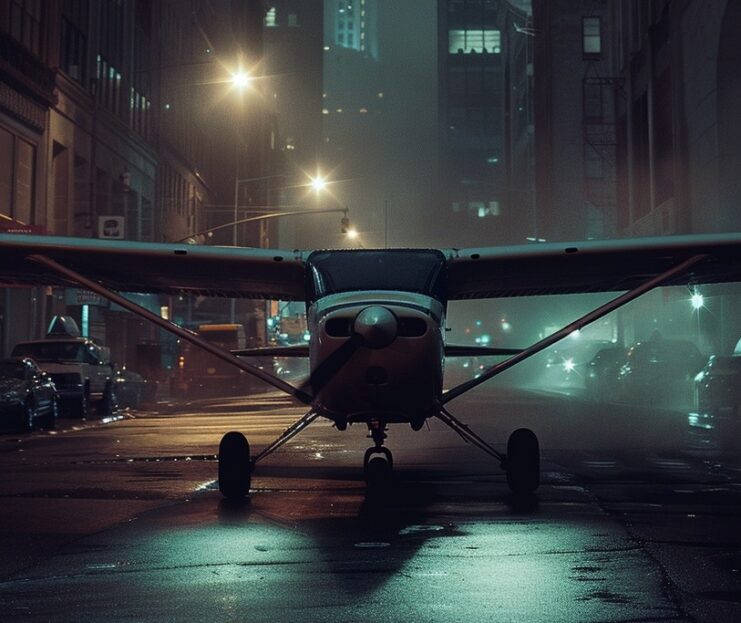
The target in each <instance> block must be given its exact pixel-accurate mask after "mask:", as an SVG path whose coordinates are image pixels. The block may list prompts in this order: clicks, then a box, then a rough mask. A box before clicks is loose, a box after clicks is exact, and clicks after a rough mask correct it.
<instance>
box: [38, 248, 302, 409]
mask: <svg viewBox="0 0 741 623" xmlns="http://www.w3.org/2000/svg"><path fill="white" fill-rule="evenodd" d="M26 259H27V260H29V261H32V262H36V263H37V264H41V265H43V266H45V267H46V268H48V269H49V270H51V271H53V272H55V273H57V274H59V275H62V276H64V277H67V278H68V279H70V280H71V281H74V282H75V283H78V284H80V285H81V286H82V287H83V288H86V289H88V290H91V291H93V292H95V293H96V294H100V296H102V297H104V298H106V299H108V300H109V301H112V302H113V303H115V304H116V305H120V306H121V307H123V308H124V309H128V310H129V311H130V312H131V313H133V314H137V315H138V316H141V317H142V318H145V319H146V320H149V321H150V322H153V323H154V324H156V325H157V326H159V327H161V328H163V329H164V330H165V331H169V332H170V333H174V334H175V335H177V336H178V337H179V338H181V339H183V340H185V341H187V342H190V343H191V344H195V345H196V346H198V347H199V348H202V349H203V350H205V351H207V352H209V353H211V354H212V355H214V356H215V357H218V358H219V359H222V360H224V361H226V362H227V363H230V364H232V365H233V366H236V367H237V368H239V369H240V370H244V371H245V372H246V373H247V374H251V375H253V376H256V377H257V378H259V379H260V380H262V381H265V382H266V383H267V384H268V385H272V386H273V387H276V388H277V389H279V390H281V391H283V392H285V393H287V394H289V395H291V396H293V397H294V398H296V399H297V400H300V401H301V402H302V403H304V404H311V396H309V394H307V393H306V392H304V391H302V390H300V389H298V388H297V387H294V386H293V385H291V384H290V383H286V382H285V381H284V380H283V379H279V378H278V377H275V376H273V375H272V374H269V373H267V372H265V371H264V370H260V368H258V367H257V366H253V365H251V364H249V363H247V362H246V361H243V360H242V359H240V358H239V357H236V356H235V355H232V354H231V353H230V352H229V351H227V350H224V349H222V348H219V347H218V346H215V345H214V344H211V343H210V342H208V341H206V340H204V339H202V338H200V337H199V336H198V335H197V334H195V333H193V332H192V331H188V330H187V329H183V328H182V327H179V326H178V325H176V324H175V323H174V322H170V321H169V320H165V319H164V318H161V317H160V316H158V315H157V314H154V313H152V312H151V311H149V310H148V309H145V308H144V307H141V306H140V305H137V304H136V303H132V302H131V301H130V300H128V299H127V298H124V297H123V296H121V295H120V294H117V293H116V292H114V291H113V290H109V289H108V288H106V287H104V286H102V285H100V284H99V283H96V282H95V281H92V280H90V279H88V278H87V277H84V276H82V275H80V274H79V273H77V272H75V271H73V270H71V269H69V268H67V267H66V266H62V265H61V264H58V263H57V262H55V261H54V260H52V259H50V258H48V257H46V256H45V255H29V256H28V257H27V258H26Z"/></svg>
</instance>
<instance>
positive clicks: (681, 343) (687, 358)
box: [620, 338, 705, 407]
mask: <svg viewBox="0 0 741 623" xmlns="http://www.w3.org/2000/svg"><path fill="white" fill-rule="evenodd" d="M704 363H705V357H703V355H702V354H701V353H700V351H699V350H698V349H697V346H695V345H694V344H693V343H692V342H690V341H689V340H674V339H664V338H652V339H650V340H646V341H645V342H638V343H636V344H635V345H633V346H632V347H631V348H630V349H629V350H628V354H627V356H626V360H625V364H624V365H623V367H622V368H621V370H620V384H621V394H622V396H623V398H624V399H626V400H628V401H651V403H652V404H656V403H657V402H658V403H659V404H660V405H663V406H667V407H688V406H689V405H690V404H691V402H692V385H693V382H694V379H695V375H696V374H697V373H698V372H699V371H700V369H701V368H702V366H703V364H704Z"/></svg>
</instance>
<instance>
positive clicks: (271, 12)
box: [265, 7, 278, 28]
mask: <svg viewBox="0 0 741 623" xmlns="http://www.w3.org/2000/svg"><path fill="white" fill-rule="evenodd" d="M275 12H276V11H275V7H270V8H269V9H268V10H267V11H266V12H265V26H266V27H267V28H275V27H276V26H277V25H278V24H277V22H276V21H275Z"/></svg>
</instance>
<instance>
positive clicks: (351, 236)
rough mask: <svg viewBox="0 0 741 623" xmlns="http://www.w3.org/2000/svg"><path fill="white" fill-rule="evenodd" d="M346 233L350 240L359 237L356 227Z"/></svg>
mask: <svg viewBox="0 0 741 623" xmlns="http://www.w3.org/2000/svg"><path fill="white" fill-rule="evenodd" d="M346 233H347V237H348V238H349V239H350V240H354V239H355V238H357V237H358V236H359V234H358V230H357V229H355V228H354V227H351V228H350V229H348V230H347V232H346Z"/></svg>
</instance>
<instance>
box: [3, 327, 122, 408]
mask: <svg viewBox="0 0 741 623" xmlns="http://www.w3.org/2000/svg"><path fill="white" fill-rule="evenodd" d="M11 355H12V356H13V357H31V358H32V359H33V360H34V361H36V363H38V365H39V367H40V368H41V369H42V370H43V371H44V372H46V373H47V374H48V375H49V376H50V377H51V378H52V380H53V381H54V385H55V386H56V388H57V394H58V396H59V400H60V404H61V406H62V407H63V408H64V409H66V410H67V411H68V412H69V413H70V414H71V415H73V416H77V417H81V418H84V417H86V416H87V415H88V413H89V412H90V408H91V405H95V406H96V407H97V411H98V413H100V414H102V415H110V413H111V411H113V409H114V408H115V405H116V399H115V390H114V379H115V374H114V369H113V365H112V364H111V361H110V353H109V350H108V349H107V348H104V347H102V346H99V345H98V344H96V343H95V342H94V341H93V340H90V339H88V338H84V337H48V338H46V339H44V340H34V341H31V342H20V343H18V344H16V345H15V347H14V348H13V351H12V352H11Z"/></svg>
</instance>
